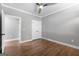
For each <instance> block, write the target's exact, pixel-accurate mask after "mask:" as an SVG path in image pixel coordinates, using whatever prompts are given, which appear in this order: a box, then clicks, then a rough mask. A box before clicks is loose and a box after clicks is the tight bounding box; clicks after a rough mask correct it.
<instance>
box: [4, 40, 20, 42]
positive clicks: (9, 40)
mask: <svg viewBox="0 0 79 59" xmlns="http://www.w3.org/2000/svg"><path fill="white" fill-rule="evenodd" d="M15 40H18V41H19V39H6V40H5V42H9V41H15Z"/></svg>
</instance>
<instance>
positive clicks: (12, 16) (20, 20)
mask: <svg viewBox="0 0 79 59" xmlns="http://www.w3.org/2000/svg"><path fill="white" fill-rule="evenodd" d="M5 15H8V16H10V17H15V18H18V19H19V39H18V40H19V42H20V41H21V17H19V16H14V15H9V14H5ZM8 41H9V40H8Z"/></svg>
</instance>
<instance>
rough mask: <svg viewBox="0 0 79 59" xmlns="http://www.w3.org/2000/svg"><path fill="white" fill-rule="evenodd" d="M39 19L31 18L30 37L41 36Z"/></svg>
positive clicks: (36, 37)
mask: <svg viewBox="0 0 79 59" xmlns="http://www.w3.org/2000/svg"><path fill="white" fill-rule="evenodd" d="M41 28H42V27H41V21H38V20H32V39H38V38H41Z"/></svg>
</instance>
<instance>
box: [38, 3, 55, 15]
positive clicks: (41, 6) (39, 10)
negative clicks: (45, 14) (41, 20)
mask: <svg viewBox="0 0 79 59" xmlns="http://www.w3.org/2000/svg"><path fill="white" fill-rule="evenodd" d="M54 4H56V3H36V5H37V6H38V7H39V9H38V14H40V13H41V11H42V10H43V8H44V7H46V6H50V5H54Z"/></svg>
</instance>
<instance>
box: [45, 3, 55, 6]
mask: <svg viewBox="0 0 79 59" xmlns="http://www.w3.org/2000/svg"><path fill="white" fill-rule="evenodd" d="M54 4H56V3H46V4H44V6H51V5H54Z"/></svg>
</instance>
